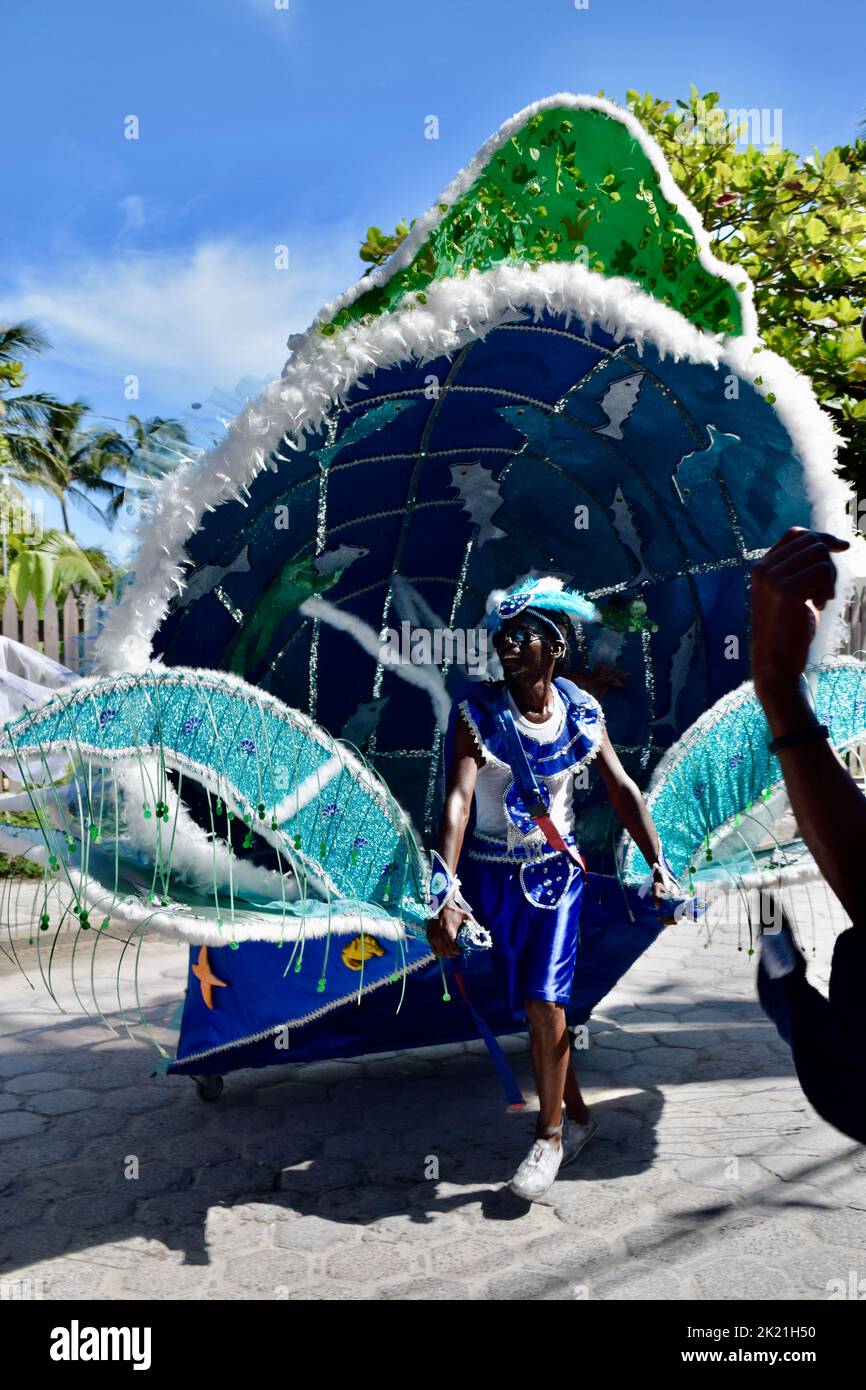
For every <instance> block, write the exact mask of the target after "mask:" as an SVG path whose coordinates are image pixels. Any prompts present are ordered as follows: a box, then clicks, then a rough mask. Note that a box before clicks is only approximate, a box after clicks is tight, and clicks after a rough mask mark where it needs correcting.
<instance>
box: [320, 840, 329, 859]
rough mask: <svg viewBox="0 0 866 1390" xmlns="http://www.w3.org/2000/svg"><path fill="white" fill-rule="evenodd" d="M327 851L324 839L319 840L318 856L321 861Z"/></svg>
mask: <svg viewBox="0 0 866 1390" xmlns="http://www.w3.org/2000/svg"><path fill="white" fill-rule="evenodd" d="M327 853H328V846H327V845H326V844H325V842H324V840H321V841H320V842H319V858H320V859H321V860H322V861H324V858H325V855H326V854H327Z"/></svg>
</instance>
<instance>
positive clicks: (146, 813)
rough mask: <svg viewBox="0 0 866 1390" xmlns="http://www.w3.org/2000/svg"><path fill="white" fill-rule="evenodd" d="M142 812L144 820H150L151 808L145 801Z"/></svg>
mask: <svg viewBox="0 0 866 1390" xmlns="http://www.w3.org/2000/svg"><path fill="white" fill-rule="evenodd" d="M142 814H143V815H144V819H145V820H150V816H151V810H150V807H149V806H148V804H147V802H146V801H145V803H144V807H143V811H142Z"/></svg>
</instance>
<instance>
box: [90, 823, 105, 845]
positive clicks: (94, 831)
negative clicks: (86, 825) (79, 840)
mask: <svg viewBox="0 0 866 1390" xmlns="http://www.w3.org/2000/svg"><path fill="white" fill-rule="evenodd" d="M88 833H89V835H90V838H91V840H93V842H94V844H98V843H99V841H100V840H101V839H102V835H101V834H100V830H99V826H98V825H91V827H90V830H89V832H88Z"/></svg>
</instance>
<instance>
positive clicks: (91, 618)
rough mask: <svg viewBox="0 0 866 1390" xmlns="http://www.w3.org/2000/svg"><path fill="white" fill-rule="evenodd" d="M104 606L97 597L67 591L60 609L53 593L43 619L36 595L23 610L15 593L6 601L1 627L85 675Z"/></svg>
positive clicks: (20, 640)
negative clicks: (81, 596) (78, 595)
mask: <svg viewBox="0 0 866 1390" xmlns="http://www.w3.org/2000/svg"><path fill="white" fill-rule="evenodd" d="M102 614H103V608H102V605H101V604H100V603H98V602H97V601H96V600H94V599H81V600H76V599H75V598H74V597H73V595H72V594H67V596H66V601H65V603H64V604H63V607H62V608H60V609H58V607H57V603H56V601H55V599H54V597H53V595H51V594H49V596H48V598H47V599H46V600H45V608H44V615H43V617H42V618H41V619H40V617H39V613H38V610H37V608H36V600H35V599H34V597H33V595H32V594H30V596H29V597H28V599H27V602H26V603H25V604H24V608H23V609H21V610H19V608H18V606H17V604H16V603H15V600H14V598H13V597H12V595H11V594H7V595H6V601H5V602H4V604H3V612H2V620H0V630H2V634H3V636H4V637H10V638H11V639H12V641H13V642H21V643H22V645H23V646H25V647H30V648H31V650H32V651H36V652H42V653H43V654H44V655H45V656H49V657H51V659H52V661H59V662H60V663H61V665H63V666H68V667H69V669H70V670H71V671H75V672H76V673H77V674H78V675H81V676H85V675H87V674H88V673H89V670H90V665H91V662H92V658H93V643H94V639H95V637H96V633H97V631H98V629H99V623H100V620H101V618H102Z"/></svg>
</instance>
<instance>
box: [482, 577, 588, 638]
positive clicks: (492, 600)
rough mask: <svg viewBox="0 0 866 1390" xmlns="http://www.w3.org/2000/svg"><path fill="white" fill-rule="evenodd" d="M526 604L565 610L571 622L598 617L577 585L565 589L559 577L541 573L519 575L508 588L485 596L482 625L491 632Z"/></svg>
mask: <svg viewBox="0 0 866 1390" xmlns="http://www.w3.org/2000/svg"><path fill="white" fill-rule="evenodd" d="M527 608H536V609H541V610H544V611H547V612H551V613H564V614H565V616H566V617H567V618H570V619H571V620H572V622H575V621H577V622H583V623H597V622H600V621H601V615H600V613H599V611H598V609H597V608H596V606H595V604H594V603H592V602H591V601H590V600H589V599H588V598H587V597H586V596H585V594H583V593H581V592H580V590H579V589H566V588H565V587H564V585H563V582H562V580H561V579H555V578H554V577H553V576H552V575H543V576H542V577H541V578H538V579H521V580H519V581H518V582H517V583H516V584H513V585H512V586H511V588H510V589H494V590H493V592H492V593H491V594H490V595H489V597H488V600H487V609H488V612H487V616H486V617H485V619H484V622H483V623H482V626H483V627H486V628H487V629H488V630H489V631H490V632H498V630H499V628H500V627H501V626H502V624H503V622H505V621H506V620H507V619H508V618H511V617H515V616H516V615H517V614H518V613H522V612H523V611H524V610H525V609H527Z"/></svg>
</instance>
